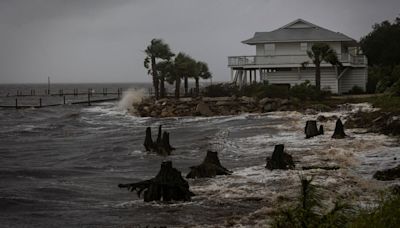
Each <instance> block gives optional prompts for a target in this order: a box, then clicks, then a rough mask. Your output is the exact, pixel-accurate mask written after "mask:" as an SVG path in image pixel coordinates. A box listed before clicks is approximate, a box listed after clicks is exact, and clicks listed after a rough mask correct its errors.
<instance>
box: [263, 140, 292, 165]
mask: <svg viewBox="0 0 400 228" xmlns="http://www.w3.org/2000/svg"><path fill="white" fill-rule="evenodd" d="M284 148H285V147H284V145H283V144H279V145H275V148H274V152H273V153H272V156H271V157H268V158H267V165H266V166H265V168H267V169H269V170H273V169H294V162H293V158H292V156H291V155H290V154H288V153H285V152H284Z"/></svg>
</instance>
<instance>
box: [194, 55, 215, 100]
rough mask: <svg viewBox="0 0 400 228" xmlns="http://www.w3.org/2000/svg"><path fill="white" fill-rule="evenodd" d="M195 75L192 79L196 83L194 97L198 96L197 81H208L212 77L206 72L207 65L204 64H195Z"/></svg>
mask: <svg viewBox="0 0 400 228" xmlns="http://www.w3.org/2000/svg"><path fill="white" fill-rule="evenodd" d="M196 70H197V71H196V75H195V77H194V80H195V81H196V96H198V95H199V90H200V89H199V87H200V86H199V80H200V78H202V79H209V78H211V77H212V75H211V72H210V71H209V70H208V65H207V63H205V62H200V61H199V62H197V67H196Z"/></svg>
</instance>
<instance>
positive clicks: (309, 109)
mask: <svg viewBox="0 0 400 228" xmlns="http://www.w3.org/2000/svg"><path fill="white" fill-rule="evenodd" d="M304 113H305V114H307V115H316V114H317V113H318V112H317V111H315V109H311V108H308V109H306V110H305V111H304Z"/></svg>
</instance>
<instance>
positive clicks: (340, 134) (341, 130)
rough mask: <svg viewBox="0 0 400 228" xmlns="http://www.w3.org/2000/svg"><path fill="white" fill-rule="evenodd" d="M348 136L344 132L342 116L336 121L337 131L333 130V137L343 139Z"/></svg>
mask: <svg viewBox="0 0 400 228" xmlns="http://www.w3.org/2000/svg"><path fill="white" fill-rule="evenodd" d="M345 137H346V134H345V133H344V127H343V123H342V121H341V120H340V118H339V119H338V120H337V121H336V126H335V131H334V132H333V135H332V138H333V139H343V138H345Z"/></svg>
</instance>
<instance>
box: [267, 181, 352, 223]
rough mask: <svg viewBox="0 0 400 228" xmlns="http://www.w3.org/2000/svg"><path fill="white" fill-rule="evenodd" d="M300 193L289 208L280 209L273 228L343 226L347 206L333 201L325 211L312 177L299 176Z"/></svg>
mask: <svg viewBox="0 0 400 228" xmlns="http://www.w3.org/2000/svg"><path fill="white" fill-rule="evenodd" d="M300 181H301V186H300V189H301V190H300V194H299V199H298V202H297V203H296V204H295V205H294V206H293V207H291V208H287V209H283V210H281V211H280V212H279V213H278V215H277V216H276V217H275V218H274V221H273V223H272V227H275V228H289V227H290V228H307V227H309V228H313V227H315V228H316V227H343V226H344V225H345V224H346V223H347V221H348V220H347V219H348V214H349V210H348V209H349V207H348V206H347V205H345V204H341V203H335V206H334V207H333V208H332V209H331V210H329V211H328V212H326V213H321V212H320V211H324V210H323V208H322V205H321V204H320V202H321V196H320V195H319V194H318V192H317V191H316V190H317V187H316V186H315V185H313V184H312V183H311V182H312V178H311V179H307V178H304V177H301V178H300Z"/></svg>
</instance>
